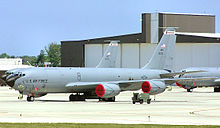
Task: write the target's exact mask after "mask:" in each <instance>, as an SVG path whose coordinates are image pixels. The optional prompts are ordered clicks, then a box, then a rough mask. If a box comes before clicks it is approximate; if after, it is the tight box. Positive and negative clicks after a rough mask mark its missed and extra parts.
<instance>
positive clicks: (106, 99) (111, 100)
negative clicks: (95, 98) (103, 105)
mask: <svg viewBox="0 0 220 128" xmlns="http://www.w3.org/2000/svg"><path fill="white" fill-rule="evenodd" d="M99 101H105V102H115V96H114V97H111V98H99Z"/></svg>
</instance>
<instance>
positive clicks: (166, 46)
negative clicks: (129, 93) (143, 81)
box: [143, 28, 176, 71]
mask: <svg viewBox="0 0 220 128" xmlns="http://www.w3.org/2000/svg"><path fill="white" fill-rule="evenodd" d="M166 30H167V31H165V33H164V34H165V36H162V38H161V41H160V43H159V44H158V45H159V47H156V50H155V51H154V53H153V56H152V57H151V59H150V61H149V63H148V64H147V65H145V66H144V67H143V69H161V70H163V69H166V70H171V71H172V70H173V63H174V62H173V60H174V49H175V43H176V35H174V32H175V28H167V29H166Z"/></svg>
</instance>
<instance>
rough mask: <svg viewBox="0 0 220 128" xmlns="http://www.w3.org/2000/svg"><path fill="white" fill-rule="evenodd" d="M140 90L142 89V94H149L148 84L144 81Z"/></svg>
mask: <svg viewBox="0 0 220 128" xmlns="http://www.w3.org/2000/svg"><path fill="white" fill-rule="evenodd" d="M141 88H142V91H143V92H144V93H149V92H150V90H151V86H150V82H149V81H144V82H143V83H142V86H141Z"/></svg>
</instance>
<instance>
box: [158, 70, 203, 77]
mask: <svg viewBox="0 0 220 128" xmlns="http://www.w3.org/2000/svg"><path fill="white" fill-rule="evenodd" d="M198 72H206V71H203V70H198V71H187V72H173V73H165V74H160V77H161V78H170V77H173V76H176V75H184V74H191V73H198Z"/></svg>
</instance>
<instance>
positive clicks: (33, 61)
mask: <svg viewBox="0 0 220 128" xmlns="http://www.w3.org/2000/svg"><path fill="white" fill-rule="evenodd" d="M20 58H22V61H23V64H26V65H29V64H31V65H32V66H36V65H37V57H36V56H20Z"/></svg>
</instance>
